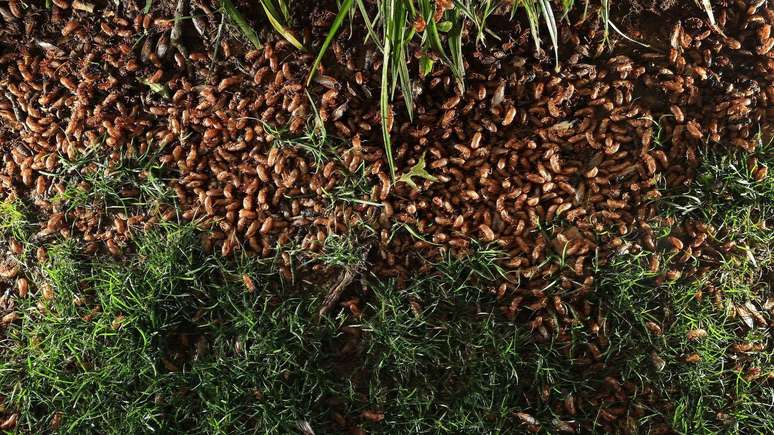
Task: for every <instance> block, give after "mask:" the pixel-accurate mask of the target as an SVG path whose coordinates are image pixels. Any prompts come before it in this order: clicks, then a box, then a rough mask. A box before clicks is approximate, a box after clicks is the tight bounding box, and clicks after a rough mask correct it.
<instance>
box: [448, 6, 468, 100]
mask: <svg viewBox="0 0 774 435" xmlns="http://www.w3.org/2000/svg"><path fill="white" fill-rule="evenodd" d="M453 22H454V25H453V26H452V28H451V30H449V51H450V52H451V63H450V65H451V68H452V72H453V73H454V75H455V76H456V77H455V78H456V79H457V86H458V87H459V88H460V92H465V80H464V77H465V58H464V57H463V56H462V27H463V23H462V19H461V18H460V13H459V12H457V11H455V12H454V17H453Z"/></svg>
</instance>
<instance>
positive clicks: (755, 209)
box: [597, 143, 774, 433]
mask: <svg viewBox="0 0 774 435" xmlns="http://www.w3.org/2000/svg"><path fill="white" fill-rule="evenodd" d="M768 147H770V144H763V143H762V144H761V145H760V146H759V148H758V150H757V153H756V154H757V160H756V161H752V160H751V158H750V156H748V155H746V154H742V153H739V154H719V153H718V152H715V151H708V152H707V153H706V155H705V159H704V161H703V163H702V165H701V167H700V168H699V169H698V177H697V180H696V181H695V182H694V184H693V185H692V186H690V188H689V189H687V190H686V191H685V192H680V193H678V194H675V195H670V196H667V197H665V199H664V200H663V202H662V203H661V205H662V207H663V208H664V210H663V214H664V215H666V216H670V217H672V218H676V219H680V220H685V219H696V221H698V222H705V223H707V224H708V225H709V226H710V228H711V233H710V237H709V238H708V242H707V243H711V244H714V245H715V246H718V247H720V246H727V247H728V246H731V247H733V248H731V249H726V250H722V249H720V250H715V252H716V254H715V255H717V258H716V259H715V260H714V261H715V262H714V263H711V264H710V270H708V271H707V272H706V273H705V274H703V275H701V276H700V277H699V278H698V279H696V278H693V279H684V280H678V281H669V280H662V279H660V278H662V277H663V276H664V274H665V273H666V272H667V271H668V270H670V269H672V268H674V267H677V260H678V258H677V257H678V256H677V255H664V254H662V253H649V252H639V253H636V254H630V255H628V256H622V257H619V258H615V259H613V260H612V262H610V263H609V264H607V265H606V266H605V269H603V270H599V271H598V275H599V276H600V280H599V284H598V291H597V297H598V298H599V303H600V304H601V306H602V307H603V308H604V312H605V313H607V320H608V322H609V323H608V325H609V328H610V334H609V336H608V339H609V341H610V347H609V349H608V351H607V352H606V361H607V364H608V365H610V366H613V367H622V376H623V378H624V380H625V381H627V380H628V381H632V382H634V383H635V384H636V385H638V386H639V387H640V388H643V389H651V390H653V391H654V392H655V399H654V402H652V403H651V406H654V408H653V410H652V412H650V413H648V414H647V415H646V416H645V417H643V418H642V419H641V421H640V424H641V425H644V426H646V427H652V426H653V425H657V424H658V422H666V423H667V424H668V426H670V427H671V428H672V429H673V430H675V431H677V432H679V433H738V432H745V431H747V430H749V429H750V428H756V430H760V432H761V433H768V432H771V431H772V430H774V426H772V422H771V419H770V418H769V416H770V415H771V412H772V411H773V410H774V409H773V408H772V405H771V404H772V391H771V388H769V387H768V386H767V382H768V381H767V379H766V377H767V376H768V375H767V373H771V371H772V370H774V365H772V361H773V360H774V353H772V343H771V338H770V331H769V328H768V325H765V324H761V323H760V322H759V321H757V320H753V319H754V318H755V315H754V314H755V313H756V312H760V311H761V310H762V309H763V307H764V306H765V305H766V304H767V299H766V298H767V297H768V295H770V291H771V288H770V285H771V284H770V276H771V273H772V267H773V266H774V262H773V260H774V256H772V249H771V246H774V237H773V236H772V233H771V230H770V229H769V228H768V225H769V223H768V216H770V215H771V212H772V208H771V207H772V205H771V204H774V189H772V182H771V179H770V178H763V179H756V178H755V173H756V172H755V171H756V169H757V168H760V167H761V165H765V166H770V165H771V164H772V163H773V162H772V160H771V154H770V152H768V151H767V150H768V149H769V148H768ZM660 234H661V236H660V237H661V238H664V237H666V235H667V234H668V232H661V233H660ZM652 256H660V257H661V262H660V264H661V265H660V268H659V269H658V270H651V269H650V268H649V266H648V261H649V259H650V258H651V257H652ZM692 261H693V262H694V263H696V264H697V265H700V263H698V262H697V261H696V260H692ZM703 261H708V260H707V259H705V260H703ZM689 264H690V263H689ZM656 405H659V406H656ZM655 409H661V410H664V411H661V412H658V411H655Z"/></svg>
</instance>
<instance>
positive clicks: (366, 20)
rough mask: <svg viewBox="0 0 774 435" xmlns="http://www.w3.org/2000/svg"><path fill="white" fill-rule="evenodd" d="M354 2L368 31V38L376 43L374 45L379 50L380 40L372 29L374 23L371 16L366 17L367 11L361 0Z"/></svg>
mask: <svg viewBox="0 0 774 435" xmlns="http://www.w3.org/2000/svg"><path fill="white" fill-rule="evenodd" d="M355 3H356V4H357V8H358V9H359V10H360V16H361V17H363V22H364V23H365V26H366V30H367V31H368V38H370V39H371V41H373V43H374V44H376V46H377V47H378V48H379V51H381V50H382V41H381V39H380V38H379V36H378V35H377V34H376V32H375V31H374V23H373V21H371V18H369V17H368V11H366V8H365V5H364V4H363V0H355Z"/></svg>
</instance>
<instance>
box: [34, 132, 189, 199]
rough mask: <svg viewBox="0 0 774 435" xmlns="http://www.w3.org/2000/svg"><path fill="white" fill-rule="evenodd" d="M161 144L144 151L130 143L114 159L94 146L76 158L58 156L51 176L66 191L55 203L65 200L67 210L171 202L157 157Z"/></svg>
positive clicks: (58, 195)
mask: <svg viewBox="0 0 774 435" xmlns="http://www.w3.org/2000/svg"><path fill="white" fill-rule="evenodd" d="M163 149H164V146H163V145H156V144H150V145H149V146H148V147H147V149H146V150H145V152H142V153H140V152H138V151H137V150H136V148H135V147H134V146H133V145H131V146H129V147H125V148H124V149H122V150H121V151H120V152H119V153H118V156H117V159H113V158H111V157H110V156H98V155H97V154H96V149H95V148H92V149H91V150H90V151H89V152H87V153H85V154H83V155H81V156H78V157H77V158H75V159H72V160H68V159H64V158H63V159H61V160H60V163H61V168H60V169H59V171H57V173H55V174H49V175H51V176H55V177H58V178H60V179H63V180H66V181H67V183H66V184H67V187H66V190H65V191H64V192H63V193H60V194H57V195H55V196H54V198H53V200H54V201H55V202H61V203H66V205H67V208H68V210H74V209H76V208H78V207H89V206H94V207H98V208H101V209H103V210H107V209H113V208H116V209H119V210H121V211H127V210H128V209H129V208H130V207H141V208H143V209H146V210H154V209H157V208H158V207H159V206H160V205H162V204H172V203H174V201H175V199H176V196H175V194H174V191H173V190H172V189H171V188H169V186H168V185H167V183H166V181H167V180H166V179H165V178H164V177H163V175H162V174H163V171H164V170H163V168H162V167H161V165H160V164H159V163H158V156H159V155H160V153H161V152H162V151H163Z"/></svg>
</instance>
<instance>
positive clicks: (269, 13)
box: [261, 0, 306, 51]
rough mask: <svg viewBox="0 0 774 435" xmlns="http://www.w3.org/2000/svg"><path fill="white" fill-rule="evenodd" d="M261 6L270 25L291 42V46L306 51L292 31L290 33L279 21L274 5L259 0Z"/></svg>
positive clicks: (266, 0) (265, 0) (264, 0)
mask: <svg viewBox="0 0 774 435" xmlns="http://www.w3.org/2000/svg"><path fill="white" fill-rule="evenodd" d="M261 6H263V11H264V12H266V17H267V18H268V19H269V22H270V23H271V26H272V27H274V30H276V31H277V33H279V34H280V35H282V37H283V38H285V39H287V40H288V42H290V43H291V44H293V46H294V47H296V48H297V49H299V50H301V51H306V50H305V49H304V46H303V44H301V42H299V41H298V39H296V37H295V36H293V33H291V32H290V31H289V30H288V29H287V28H285V26H283V25H282V23H280V21H279V19H277V10H276V9H275V8H274V5H272V4H271V2H270V1H269V0H261Z"/></svg>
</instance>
